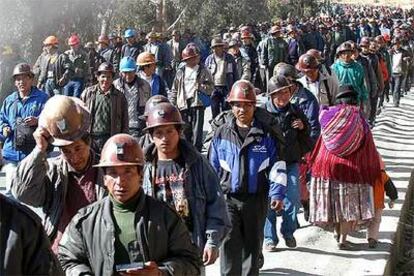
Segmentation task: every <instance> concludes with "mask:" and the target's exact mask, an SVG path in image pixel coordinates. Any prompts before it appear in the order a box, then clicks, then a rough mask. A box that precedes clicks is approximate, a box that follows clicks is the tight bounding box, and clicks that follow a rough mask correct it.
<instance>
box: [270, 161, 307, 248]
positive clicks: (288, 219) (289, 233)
mask: <svg viewBox="0 0 414 276" xmlns="http://www.w3.org/2000/svg"><path fill="white" fill-rule="evenodd" d="M287 177H288V178H287V193H286V197H285V199H284V200H283V204H284V208H283V211H282V212H281V213H282V225H281V229H280V232H281V233H282V236H283V238H284V239H288V238H292V237H293V233H295V231H296V229H297V225H298V223H297V220H298V219H297V214H298V211H299V207H300V195H299V163H292V164H289V165H287ZM276 217H277V215H276V212H275V211H274V210H272V209H270V208H269V209H268V211H267V218H266V222H265V227H264V238H265V244H266V243H269V242H273V243H274V244H275V245H276V244H277V243H278V242H279V238H278V237H277V231H276Z"/></svg>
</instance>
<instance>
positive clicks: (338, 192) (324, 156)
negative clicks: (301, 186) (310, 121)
mask: <svg viewBox="0 0 414 276" xmlns="http://www.w3.org/2000/svg"><path fill="white" fill-rule="evenodd" d="M319 120H320V123H321V128H322V134H321V137H320V138H319V140H318V142H317V144H316V146H315V149H314V150H313V152H312V154H311V160H312V162H311V163H312V164H313V165H312V180H311V188H310V193H311V198H310V221H311V222H312V223H313V224H315V225H319V226H321V227H324V228H326V229H335V232H336V239H337V242H338V248H339V249H349V248H350V245H349V243H347V242H346V238H347V234H348V233H349V232H350V231H351V230H353V229H354V228H355V226H361V225H363V224H365V223H366V222H369V221H370V220H371V219H372V218H373V217H374V208H373V203H374V202H373V188H372V184H373V183H374V181H375V179H376V177H377V176H378V175H379V174H380V164H379V161H378V160H379V159H378V153H377V150H376V148H375V144H374V141H373V137H372V133H371V131H370V128H369V125H368V123H367V122H366V120H365V119H364V116H363V114H362V113H361V111H360V109H359V106H358V94H357V92H356V91H355V90H354V88H353V87H352V86H351V85H345V86H341V87H340V88H339V93H338V95H337V97H336V105H335V106H333V107H325V108H323V109H322V110H321V112H320V115H319Z"/></svg>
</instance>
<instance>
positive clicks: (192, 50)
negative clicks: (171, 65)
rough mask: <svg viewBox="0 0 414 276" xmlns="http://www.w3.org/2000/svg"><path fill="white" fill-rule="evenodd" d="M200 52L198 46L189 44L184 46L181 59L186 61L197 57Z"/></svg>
mask: <svg viewBox="0 0 414 276" xmlns="http://www.w3.org/2000/svg"><path fill="white" fill-rule="evenodd" d="M199 55H200V54H199V53H198V50H197V48H196V47H192V46H187V47H185V48H184V50H183V52H182V54H181V60H182V61H186V60H187V59H190V58H193V57H197V56H199Z"/></svg>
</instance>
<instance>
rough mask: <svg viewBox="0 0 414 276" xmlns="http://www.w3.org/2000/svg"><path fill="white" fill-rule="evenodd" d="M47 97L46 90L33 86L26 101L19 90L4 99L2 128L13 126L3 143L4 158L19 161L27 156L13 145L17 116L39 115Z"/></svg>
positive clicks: (1, 117) (1, 113) (0, 120)
mask: <svg viewBox="0 0 414 276" xmlns="http://www.w3.org/2000/svg"><path fill="white" fill-rule="evenodd" d="M47 99H48V96H47V94H46V93H45V92H43V91H40V90H39V89H37V88H36V87H34V86H33V87H32V91H31V92H30V95H29V97H28V99H27V100H26V101H25V102H24V103H23V102H22V101H21V100H20V99H19V92H17V91H15V92H13V93H12V94H11V95H9V96H8V97H7V98H6V99H5V100H4V102H3V106H2V107H1V110H0V129H1V130H3V128H4V127H6V126H9V127H10V128H11V133H10V134H9V136H7V137H6V139H5V142H4V145H3V158H4V159H5V160H7V161H13V162H19V161H21V160H23V158H25V157H26V155H27V154H25V153H23V152H22V151H17V150H15V147H14V145H13V143H14V142H13V140H14V139H13V138H14V135H13V130H14V128H15V124H16V118H18V117H20V118H27V117H30V116H34V117H39V115H40V112H41V111H42V110H43V107H44V105H45V103H46V101H47ZM16 109H17V110H16ZM16 115H17V116H16Z"/></svg>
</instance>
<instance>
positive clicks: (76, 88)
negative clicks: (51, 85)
mask: <svg viewBox="0 0 414 276" xmlns="http://www.w3.org/2000/svg"><path fill="white" fill-rule="evenodd" d="M83 84H84V81H83V79H73V80H70V81H69V82H68V83H67V84H66V85H65V87H64V88H63V94H64V95H65V96H70V97H72V96H73V97H77V98H80V96H81V94H82V92H83V87H84V85H83Z"/></svg>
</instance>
